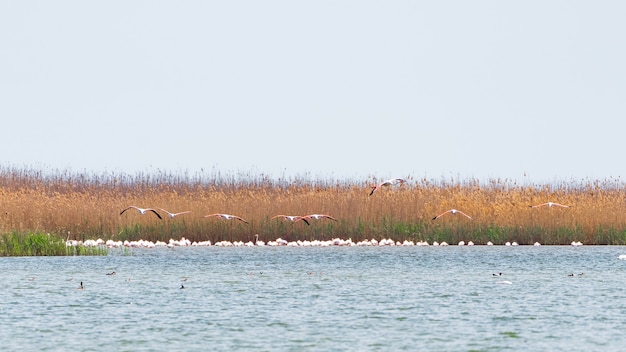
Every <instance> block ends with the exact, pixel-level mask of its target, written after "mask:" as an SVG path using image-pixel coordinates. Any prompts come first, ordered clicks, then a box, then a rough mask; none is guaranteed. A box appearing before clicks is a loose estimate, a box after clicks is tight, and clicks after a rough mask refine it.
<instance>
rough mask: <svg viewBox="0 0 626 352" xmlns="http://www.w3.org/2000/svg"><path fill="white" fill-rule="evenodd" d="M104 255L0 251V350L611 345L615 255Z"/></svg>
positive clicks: (625, 307) (228, 251) (621, 283)
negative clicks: (7, 255) (3, 254)
mask: <svg viewBox="0 0 626 352" xmlns="http://www.w3.org/2000/svg"><path fill="white" fill-rule="evenodd" d="M116 253H118V254H116ZM119 253H121V252H117V251H113V252H111V254H110V255H109V256H107V257H59V258H0V271H1V272H2V274H1V275H2V280H1V281H0V344H1V345H2V346H3V347H2V349H3V350H22V351H23V350H33V351H35V350H37V351H39V350H64V351H67V350H72V351H96V350H97V351H103V350H104V351H106V350H108V351H123V350H127V351H150V350H169V351H175V350H180V351H192V350H197V351H201V350H223V351H225V350H235V349H237V350H250V351H263V350H268V351H307V350H309V351H318V350H319V351H330V350H335V351H345V350H350V351H390V350H409V351H415V350H436V351H468V350H483V351H486V350H495V351H501V350H524V351H528V350H568V351H590V350H602V351H607V350H624V349H626V333H625V331H626V290H625V289H624V287H625V283H626V260H619V259H618V256H619V255H620V254H626V247H592V246H583V247H569V246H562V247H551V246H550V247H549V246H542V247H522V246H519V247H503V246H502V247H485V246H480V247H479V246H474V247H457V246H450V247H384V248H380V247H332V248H311V247H309V248H287V247H279V248H270V247H265V248H247V247H243V248H217V247H210V248H197V247H187V248H182V247H180V248H174V249H168V248H156V249H134V250H132V251H131V255H120V254H119ZM113 271H115V272H116V274H115V275H106V274H107V273H111V272H113ZM499 272H502V273H503V275H502V277H497V278H496V277H493V276H492V274H493V273H499ZM572 273H573V274H575V276H573V277H572V276H568V274H572ZM580 273H584V275H579V274H580ZM185 278H186V281H182V280H183V279H185ZM81 281H83V282H84V289H83V290H78V289H77V287H79V285H80V282H81ZM502 281H509V282H510V283H511V284H505V283H498V282H502ZM181 284H182V285H184V287H185V289H180V287H181Z"/></svg>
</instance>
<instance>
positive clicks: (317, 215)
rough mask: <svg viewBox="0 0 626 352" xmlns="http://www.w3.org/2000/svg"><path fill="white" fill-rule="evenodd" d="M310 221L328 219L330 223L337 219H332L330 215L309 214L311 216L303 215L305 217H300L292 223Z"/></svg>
mask: <svg viewBox="0 0 626 352" xmlns="http://www.w3.org/2000/svg"><path fill="white" fill-rule="evenodd" d="M311 219H315V220H319V219H330V220H332V221H337V219H335V218H333V217H332V216H330V215H325V214H311V215H305V216H301V217H300V218H299V219H296V220H295V221H294V222H297V221H300V220H302V221H308V220H311Z"/></svg>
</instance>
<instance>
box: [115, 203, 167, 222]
mask: <svg viewBox="0 0 626 352" xmlns="http://www.w3.org/2000/svg"><path fill="white" fill-rule="evenodd" d="M128 209H137V211H138V212H139V213H140V214H141V215H144V214H145V213H147V212H149V211H150V212H153V213H154V214H155V215H156V216H157V217H158V218H159V219H163V218H162V217H161V215H159V213H157V211H156V210H154V209H152V208H139V207H136V206H134V205H131V206H129V207H128V208H126V209H124V210H122V212H121V213H120V215H122V214H124V212H125V211H126V210H128Z"/></svg>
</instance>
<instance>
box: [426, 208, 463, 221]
mask: <svg viewBox="0 0 626 352" xmlns="http://www.w3.org/2000/svg"><path fill="white" fill-rule="evenodd" d="M448 213H450V214H451V215H456V214H457V213H459V214H461V215H463V216H465V217H467V218H468V219H470V220H472V217H471V216H469V215H467V214H465V213H464V212H462V211H460V210H456V209H450V210H447V211H444V212H443V213H441V214H439V215H437V216H435V217H434V218H433V220H437V219H439V218H440V217H442V216H444V215H446V214H448Z"/></svg>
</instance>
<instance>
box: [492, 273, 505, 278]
mask: <svg viewBox="0 0 626 352" xmlns="http://www.w3.org/2000/svg"><path fill="white" fill-rule="evenodd" d="M491 276H496V277H497V276H502V273H497V274H491Z"/></svg>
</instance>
